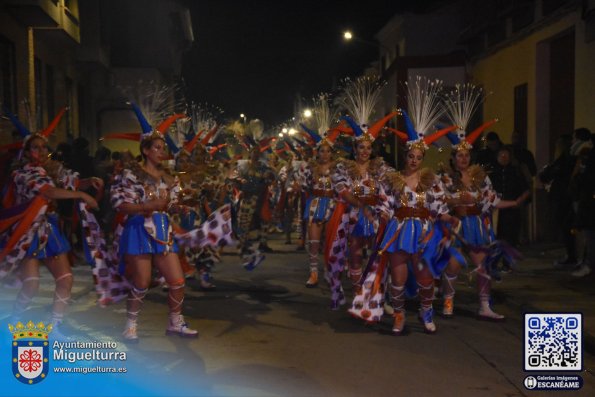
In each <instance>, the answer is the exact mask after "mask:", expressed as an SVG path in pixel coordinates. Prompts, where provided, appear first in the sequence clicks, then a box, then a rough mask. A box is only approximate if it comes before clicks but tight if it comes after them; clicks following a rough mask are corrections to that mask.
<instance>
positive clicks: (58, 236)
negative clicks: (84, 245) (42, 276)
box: [25, 214, 70, 259]
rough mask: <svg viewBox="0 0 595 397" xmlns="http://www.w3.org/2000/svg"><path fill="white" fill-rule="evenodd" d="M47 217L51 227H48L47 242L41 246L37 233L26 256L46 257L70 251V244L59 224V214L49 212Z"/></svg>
mask: <svg viewBox="0 0 595 397" xmlns="http://www.w3.org/2000/svg"><path fill="white" fill-rule="evenodd" d="M46 219H47V222H48V223H49V228H47V229H46V231H47V233H48V235H47V243H46V244H45V246H44V247H41V248H40V246H39V235H37V234H35V237H33V240H32V241H31V245H30V246H29V249H28V250H27V254H26V255H25V256H26V257H34V258H37V259H46V258H51V257H53V256H57V255H60V254H63V253H65V252H68V251H70V244H69V243H68V240H67V239H66V236H65V235H64V233H62V231H61V230H60V227H59V225H58V215H56V214H47V215H46Z"/></svg>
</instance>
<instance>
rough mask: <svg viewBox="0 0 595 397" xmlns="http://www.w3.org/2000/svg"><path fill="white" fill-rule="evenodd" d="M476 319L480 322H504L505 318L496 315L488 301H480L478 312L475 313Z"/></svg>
mask: <svg viewBox="0 0 595 397" xmlns="http://www.w3.org/2000/svg"><path fill="white" fill-rule="evenodd" d="M477 317H478V318H479V319H480V320H487V321H504V320H505V319H506V317H504V316H503V315H501V314H498V313H496V312H495V311H493V310H492V308H491V307H490V301H489V300H482V301H481V302H480V304H479V312H478V313H477Z"/></svg>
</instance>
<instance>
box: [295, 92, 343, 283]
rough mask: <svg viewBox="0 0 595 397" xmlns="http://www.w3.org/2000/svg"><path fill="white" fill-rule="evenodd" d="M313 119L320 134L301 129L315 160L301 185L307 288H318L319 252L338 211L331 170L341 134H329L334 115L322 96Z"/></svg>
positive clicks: (302, 175)
mask: <svg viewBox="0 0 595 397" xmlns="http://www.w3.org/2000/svg"><path fill="white" fill-rule="evenodd" d="M314 117H315V118H316V122H317V125H318V132H316V131H314V130H311V129H309V128H308V127H307V126H305V125H303V124H302V125H301V126H302V128H303V129H304V131H306V132H307V133H308V134H309V135H310V137H311V139H312V141H313V142H314V144H315V150H316V158H315V159H313V160H312V161H309V162H308V163H306V164H305V165H304V166H303V167H302V168H301V170H300V177H299V181H300V183H301V184H302V189H303V190H304V191H305V192H307V194H308V198H307V200H306V205H305V208H304V220H305V221H306V222H307V227H308V229H307V233H308V236H307V241H308V257H309V268H310V277H309V278H308V281H306V287H308V288H314V287H316V286H317V285H318V252H319V250H320V242H321V238H322V233H323V230H324V227H325V225H326V223H327V222H328V220H329V219H330V217H331V214H332V213H333V210H334V208H335V192H334V189H333V185H332V182H331V170H333V169H334V166H335V162H334V159H333V145H334V144H335V140H336V139H337V137H338V136H339V131H337V130H335V131H333V132H329V130H330V126H331V123H332V120H333V114H332V113H331V112H330V111H329V106H328V98H327V97H326V96H325V95H321V96H320V97H319V98H318V99H317V102H316V104H315V108H314Z"/></svg>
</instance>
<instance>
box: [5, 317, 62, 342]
mask: <svg viewBox="0 0 595 397" xmlns="http://www.w3.org/2000/svg"><path fill="white" fill-rule="evenodd" d="M53 328H54V326H53V325H52V324H48V325H47V326H46V325H45V324H44V323H43V322H41V321H40V322H39V323H37V325H35V324H34V323H33V321H29V322H28V323H27V324H25V325H23V323H21V322H20V321H19V322H18V323H17V324H16V325H15V326H13V325H12V324H8V329H9V330H10V332H11V333H12V339H13V340H19V339H30V338H34V339H47V338H48V334H49V333H50V332H52V329H53Z"/></svg>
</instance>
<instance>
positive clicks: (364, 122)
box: [325, 77, 397, 310]
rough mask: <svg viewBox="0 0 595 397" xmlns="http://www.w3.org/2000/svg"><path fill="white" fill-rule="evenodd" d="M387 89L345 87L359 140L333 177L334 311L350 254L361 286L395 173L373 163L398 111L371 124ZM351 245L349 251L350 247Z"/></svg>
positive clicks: (352, 273)
mask: <svg viewBox="0 0 595 397" xmlns="http://www.w3.org/2000/svg"><path fill="white" fill-rule="evenodd" d="M381 88H382V85H381V84H380V83H379V82H378V81H376V80H373V79H370V78H367V77H362V78H359V79H358V80H356V81H353V82H349V84H348V85H347V86H346V87H345V92H344V100H343V102H344V106H345V108H346V109H347V110H348V111H349V114H350V115H352V116H353V118H352V117H349V116H343V117H342V119H343V120H345V121H346V122H347V123H348V124H349V127H350V128H351V130H350V132H351V134H352V135H354V141H353V148H354V155H355V160H341V161H338V162H337V165H336V167H335V169H334V171H333V173H332V176H331V178H332V184H333V186H334V188H335V192H336V195H337V204H336V207H335V210H334V211H333V215H332V216H331V219H330V220H329V222H328V224H327V230H326V244H325V262H326V266H327V271H328V281H329V284H330V287H331V310H338V309H339V307H340V306H341V305H343V304H345V294H344V292H343V286H342V285H341V274H342V272H343V269H344V267H345V257H346V254H347V253H349V260H348V266H349V277H350V279H351V282H352V283H353V284H354V286H355V285H356V284H358V283H359V282H360V278H361V275H362V260H363V258H362V254H363V249H364V247H365V246H366V245H368V246H371V245H372V244H373V240H374V236H375V235H376V232H377V231H378V225H379V222H378V217H377V215H376V211H375V210H374V208H375V206H376V205H377V204H378V202H379V193H380V181H382V180H383V178H384V175H385V174H386V173H387V172H389V171H390V170H392V168H391V167H389V166H388V165H386V164H385V163H384V160H383V159H382V158H379V157H376V158H372V142H373V141H374V140H375V139H376V137H377V136H378V134H379V132H380V130H381V129H382V128H383V127H384V125H385V124H386V123H387V122H388V121H389V120H390V119H391V118H393V117H394V116H396V115H397V112H391V113H389V114H388V115H386V116H385V117H383V118H382V119H380V120H378V121H376V122H375V123H374V124H373V125H369V119H370V116H371V113H372V110H373V106H374V104H375V103H376V102H377V99H378V96H379V95H380V92H381ZM348 246H349V248H347V247H348Z"/></svg>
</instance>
